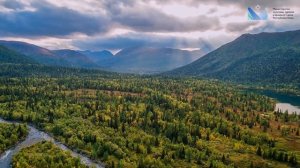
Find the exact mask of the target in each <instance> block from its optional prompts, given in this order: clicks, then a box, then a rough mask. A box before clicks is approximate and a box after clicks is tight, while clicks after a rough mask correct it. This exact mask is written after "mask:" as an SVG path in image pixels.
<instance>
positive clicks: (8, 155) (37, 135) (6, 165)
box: [0, 118, 104, 168]
mask: <svg viewBox="0 0 300 168" xmlns="http://www.w3.org/2000/svg"><path fill="white" fill-rule="evenodd" d="M0 123H17V122H10V121H6V120H3V119H2V118H0ZM28 128H29V133H28V136H27V137H26V139H25V140H24V141H22V142H20V143H18V144H17V145H15V146H14V147H13V148H11V149H9V150H7V151H6V152H4V153H3V154H2V155H1V156H0V168H10V167H11V161H12V158H13V156H14V155H15V154H16V153H18V152H19V151H20V150H21V149H23V148H26V147H29V146H31V145H33V144H36V143H38V142H41V141H51V142H53V143H54V144H55V145H57V146H58V147H59V148H61V149H62V150H64V151H69V152H70V153H71V155H72V156H73V157H78V158H80V160H81V162H82V163H83V164H85V165H87V166H89V167H96V168H104V164H102V163H98V162H95V161H93V160H91V159H89V158H88V157H86V156H85V155H83V154H80V153H77V152H74V151H72V150H71V149H69V148H68V147H67V146H65V145H63V144H62V143H60V142H58V141H56V140H55V139H54V138H52V137H51V136H50V135H49V134H47V133H45V132H43V131H39V130H38V129H36V128H34V127H33V126H28Z"/></svg>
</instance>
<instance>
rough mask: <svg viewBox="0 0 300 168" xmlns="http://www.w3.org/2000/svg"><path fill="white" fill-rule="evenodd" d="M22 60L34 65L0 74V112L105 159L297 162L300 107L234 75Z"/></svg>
mask: <svg viewBox="0 0 300 168" xmlns="http://www.w3.org/2000/svg"><path fill="white" fill-rule="evenodd" d="M10 67H13V66H11V65H7V66H6V68H10ZM26 67H27V68H29V69H30V68H39V69H40V71H32V72H35V73H37V75H33V74H27V75H24V72H22V71H21V70H20V71H19V70H18V68H17V69H14V74H12V75H11V76H9V75H8V76H5V77H1V78H0V84H1V85H0V95H1V96H0V116H1V117H3V118H5V119H7V120H18V121H22V122H27V123H31V124H33V125H35V126H36V127H38V128H39V129H41V130H44V131H46V132H49V133H50V134H52V135H53V136H54V137H55V138H56V139H57V140H59V141H60V142H62V143H63V144H66V145H67V146H69V147H70V148H72V149H74V150H77V151H80V152H82V153H84V154H86V155H88V156H89V157H90V158H93V159H95V160H100V161H102V162H104V163H105V164H106V167H197V166H200V167H289V166H295V165H297V164H298V160H299V156H300V155H299V154H300V153H299V151H300V149H299V146H300V145H299V143H300V141H299V140H298V139H299V119H300V116H299V115H296V114H290V115H289V114H288V113H287V112H281V111H278V112H277V111H275V112H274V105H275V101H274V100H273V99H270V98H268V97H265V96H261V95H258V94H254V93H249V92H243V91H242V90H240V89H238V87H236V86H235V85H233V84H229V83H224V82H220V81H215V80H201V79H195V78H182V79H179V78H164V77H153V76H135V75H120V74H115V73H104V72H102V71H90V70H78V72H74V71H72V70H70V69H67V68H66V69H65V68H61V70H62V72H63V73H62V74H60V75H57V74H56V73H55V71H48V70H49V69H51V67H45V68H44V67H39V66H31V65H27V66H26ZM20 69H21V68H20ZM16 73H19V74H21V75H20V76H22V75H23V77H20V76H18V75H15V74H16ZM43 73H45V74H48V75H44V74H43ZM41 74H42V75H44V77H39V75H41ZM291 141H292V142H291ZM35 148H36V149H35ZM38 148H40V146H39V145H37V147H33V148H32V149H31V148H29V149H26V150H33V151H35V150H39V149H38ZM41 148H42V147H41ZM49 156H52V154H49ZM15 158H18V157H15ZM15 161H16V162H18V161H17V160H15ZM37 164H40V163H37Z"/></svg>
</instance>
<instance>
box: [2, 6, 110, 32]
mask: <svg viewBox="0 0 300 168" xmlns="http://www.w3.org/2000/svg"><path fill="white" fill-rule="evenodd" d="M32 6H33V7H34V8H35V10H34V11H15V12H6V13H1V12H0V20H1V22H0V34H1V35H2V36H8V35H10V36H65V35H70V34H73V33H83V34H87V35H93V34H96V33H101V32H106V31H108V29H109V27H110V26H111V25H110V24H109V22H108V20H107V19H105V17H104V16H97V17H95V16H90V15H84V14H81V13H79V12H77V11H74V10H71V9H68V8H65V7H57V6H54V5H51V4H49V3H46V2H34V3H33V4H32ZM19 7H20V6H19Z"/></svg>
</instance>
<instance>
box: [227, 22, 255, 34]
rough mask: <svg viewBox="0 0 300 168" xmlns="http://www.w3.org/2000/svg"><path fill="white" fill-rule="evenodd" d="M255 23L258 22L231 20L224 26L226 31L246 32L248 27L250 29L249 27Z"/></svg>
mask: <svg viewBox="0 0 300 168" xmlns="http://www.w3.org/2000/svg"><path fill="white" fill-rule="evenodd" d="M257 24H259V22H256V21H248V22H243V23H241V22H231V23H228V24H227V25H226V26H225V29H226V31H227V32H235V33H239V32H247V31H248V30H249V29H251V27H253V26H255V25H257Z"/></svg>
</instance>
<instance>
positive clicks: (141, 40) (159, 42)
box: [73, 33, 212, 50]
mask: <svg viewBox="0 0 300 168" xmlns="http://www.w3.org/2000/svg"><path fill="white" fill-rule="evenodd" d="M73 45H74V46H76V47H78V48H83V49H89V50H100V49H112V50H113V49H122V48H127V47H132V46H151V47H170V48H188V47H192V48H193V47H194V48H204V49H205V50H211V49H212V47H211V45H210V44H209V43H208V42H206V41H204V40H201V39H188V38H179V37H165V36H158V35H143V34H135V33H129V34H126V35H122V36H114V37H106V38H95V39H85V40H79V41H74V42H73Z"/></svg>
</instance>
